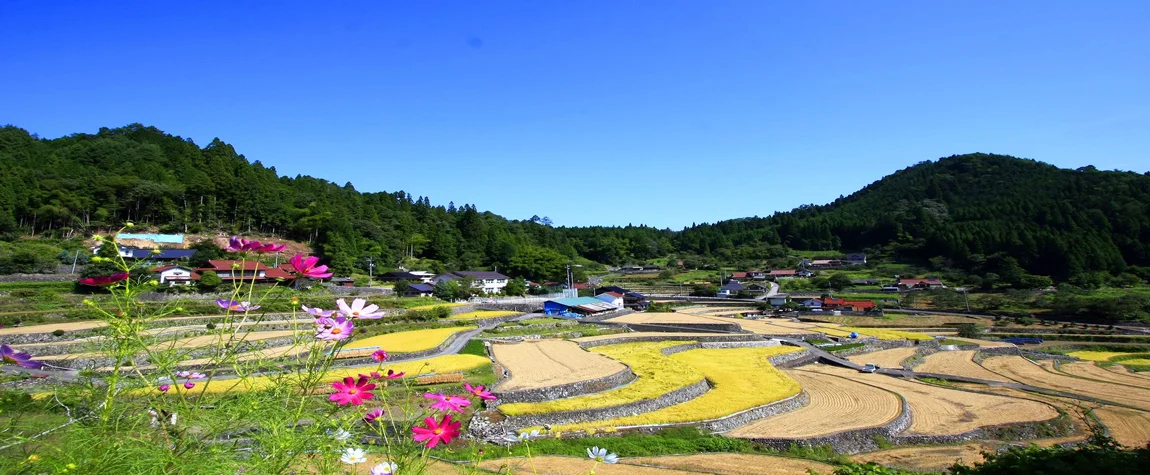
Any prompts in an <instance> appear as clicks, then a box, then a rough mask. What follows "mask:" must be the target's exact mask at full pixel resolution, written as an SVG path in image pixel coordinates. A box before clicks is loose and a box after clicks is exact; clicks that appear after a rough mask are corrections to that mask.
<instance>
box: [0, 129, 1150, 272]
mask: <svg viewBox="0 0 1150 475" xmlns="http://www.w3.org/2000/svg"><path fill="white" fill-rule="evenodd" d="M129 220H131V221H134V222H136V223H138V224H145V225H148V226H151V227H155V228H158V229H160V230H161V231H165V232H225V233H231V232H240V233H247V232H259V233H264V234H274V235H278V236H285V237H289V238H293V239H297V240H301V241H305V242H309V243H311V244H312V245H313V247H314V248H315V249H316V251H317V252H318V253H320V254H322V255H323V256H324V257H325V258H327V259H328V260H330V262H331V263H332V264H333V265H334V267H335V268H336V269H337V270H338V271H340V272H341V273H346V272H350V271H352V270H353V269H354V268H360V269H364V268H365V267H364V266H365V265H366V258H368V257H371V258H373V259H374V260H375V262H377V263H379V264H380V265H381V266H383V267H385V268H386V267H390V266H393V265H395V264H397V263H398V262H399V261H400V260H401V259H402V258H403V257H404V256H408V255H410V256H413V257H414V258H418V259H422V260H423V262H422V264H424V265H431V266H434V267H440V268H478V267H488V268H490V267H496V266H498V267H499V269H500V270H507V271H509V272H511V273H515V274H519V275H524V276H526V277H530V278H533V279H550V278H556V277H559V276H561V275H563V271H562V268H563V266H564V265H565V264H567V263H570V262H572V261H574V260H576V259H589V260H591V261H595V262H600V263H604V264H626V263H636V262H642V261H645V260H649V259H653V258H658V257H666V256H669V255H675V256H678V257H680V258H685V259H687V260H690V259H692V258H693V257H695V256H703V257H704V258H706V259H709V260H710V261H712V262H713V261H716V260H717V261H719V262H728V263H730V262H736V261H737V262H749V261H763V260H765V259H767V258H777V257H779V256H781V255H784V254H785V248H787V247H789V248H793V249H804V250H841V251H870V252H872V253H873V252H882V253H886V254H891V255H894V256H896V257H899V258H903V259H910V260H917V261H919V262H922V263H929V264H930V265H931V266H934V267H936V268H957V269H963V270H966V271H970V272H980V273H995V274H997V275H1000V276H1002V277H1003V279H1006V280H1010V279H1018V278H1019V275H1021V274H1025V273H1029V274H1036V275H1046V276H1051V277H1052V278H1054V279H1056V280H1064V279H1068V278H1070V277H1074V276H1080V275H1084V274H1089V273H1091V272H1095V271H1097V272H1106V273H1111V274H1116V273H1119V272H1122V271H1124V270H1126V268H1127V266H1130V265H1136V266H1147V265H1150V176H1147V175H1140V174H1136V173H1128V172H1107V171H1097V170H1094V169H1093V168H1092V167H1087V168H1084V169H1080V170H1064V169H1059V168H1057V167H1054V166H1050V165H1046V164H1043V163H1039V162H1035V161H1032V160H1021V159H1017V158H1013V157H1006V156H1000V155H984V154H972V155H962V156H953V157H947V158H943V159H941V160H938V161H936V162H923V163H920V164H918V165H915V166H912V167H909V168H907V169H904V170H901V171H898V172H896V173H894V174H893V175H891V176H888V177H886V178H884V179H882V180H880V181H877V182H875V183H873V184H871V185H869V186H867V187H865V188H863V189H862V190H860V191H858V192H856V193H854V194H851V195H850V196H847V197H845V198H840V199H838V200H836V201H835V202H833V203H830V204H827V205H824V206H804V207H800V208H798V209H795V210H793V211H789V212H782V213H775V214H774V215H772V216H770V217H766V218H745V219H736V220H730V221H722V222H719V223H715V224H702V225H697V226H692V227H690V228H688V229H685V230H683V231H681V232H672V231H670V230H660V229H655V228H650V227H645V226H628V227H585V228H564V227H552V226H550V225H549V223H548V221H547V220H546V219H541V218H538V217H533V218H531V219H524V220H508V219H505V218H503V217H500V216H498V215H495V214H492V213H490V212H481V211H479V210H478V209H477V208H476V207H475V206H474V205H468V204H464V205H459V206H456V205H454V204H452V205H449V206H446V207H445V206H432V205H431V203H430V201H429V200H428V198H426V197H415V196H412V195H410V194H408V193H405V192H402V191H399V192H394V193H383V192H381V193H360V192H358V191H356V190H355V189H354V188H353V187H352V185H351V184H350V183H348V184H345V185H342V186H340V185H337V184H335V183H331V182H328V181H325V180H322V179H318V178H312V177H309V176H296V177H283V176H279V175H278V174H277V173H276V170H275V168H274V167H272V168H269V167H265V166H264V165H263V164H261V163H260V162H259V161H254V162H249V160H247V159H246V158H245V157H244V156H243V155H240V154H238V153H237V152H236V151H235V150H234V149H233V148H232V146H230V145H228V144H227V143H225V142H223V141H221V140H220V139H215V140H212V142H211V143H209V144H207V146H204V147H200V146H199V145H197V144H195V143H193V142H192V141H191V140H189V139H184V138H181V137H178V136H172V135H168V134H166V133H164V132H162V131H160V130H157V129H155V128H153V127H145V126H142V125H139V124H133V125H129V126H127V127H123V128H117V129H106V128H105V129H101V130H100V131H99V132H98V133H96V134H75V135H71V136H67V137H61V138H57V139H51V140H46V139H40V138H37V137H35V136H33V135H31V134H29V133H28V132H27V131H25V130H23V129H19V128H17V127H12V126H8V127H4V128H2V129H0V235H5V236H8V238H16V237H19V236H29V235H33V234H35V235H50V236H56V237H68V236H73V235H80V236H82V235H87V234H90V233H91V232H94V231H100V230H107V229H110V228H114V227H117V226H118V225H119V223H122V222H124V221H129ZM583 262H586V261H583Z"/></svg>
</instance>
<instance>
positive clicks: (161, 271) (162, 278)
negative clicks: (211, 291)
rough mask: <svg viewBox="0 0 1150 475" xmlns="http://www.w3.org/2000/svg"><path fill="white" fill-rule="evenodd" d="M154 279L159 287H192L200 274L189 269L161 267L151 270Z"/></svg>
mask: <svg viewBox="0 0 1150 475" xmlns="http://www.w3.org/2000/svg"><path fill="white" fill-rule="evenodd" d="M152 274H154V276H155V279H156V281H157V282H159V283H160V285H166V286H168V287H175V286H177V285H192V283H193V282H195V281H198V280H200V274H199V273H197V272H196V271H195V270H194V269H192V268H191V267H184V266H161V267H156V268H154V269H152Z"/></svg>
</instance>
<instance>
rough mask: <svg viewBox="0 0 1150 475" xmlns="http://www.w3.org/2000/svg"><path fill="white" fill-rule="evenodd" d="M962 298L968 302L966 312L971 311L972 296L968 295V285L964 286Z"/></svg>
mask: <svg viewBox="0 0 1150 475" xmlns="http://www.w3.org/2000/svg"><path fill="white" fill-rule="evenodd" d="M962 300H964V301H965V302H966V313H970V298H969V297H967V295H966V287H963V288H962Z"/></svg>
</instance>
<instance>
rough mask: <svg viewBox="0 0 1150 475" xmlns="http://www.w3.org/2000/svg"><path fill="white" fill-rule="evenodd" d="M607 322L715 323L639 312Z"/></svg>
mask: <svg viewBox="0 0 1150 475" xmlns="http://www.w3.org/2000/svg"><path fill="white" fill-rule="evenodd" d="M607 321H609V322H617V323H663V324H668V325H670V324H676V323H715V321H714V320H713V319H712V317H707V316H703V315H691V314H688V313H681V312H640V313H632V314H630V315H623V316H621V317H615V318H611V319H608V320H607ZM723 323H727V322H723Z"/></svg>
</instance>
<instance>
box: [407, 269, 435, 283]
mask: <svg viewBox="0 0 1150 475" xmlns="http://www.w3.org/2000/svg"><path fill="white" fill-rule="evenodd" d="M408 274H411V275H414V276H415V277H417V278H419V281H420V282H423V283H425V284H427V283H430V282H431V279H434V278H435V274H432V273H430V272H428V271H425V270H413V271H408Z"/></svg>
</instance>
